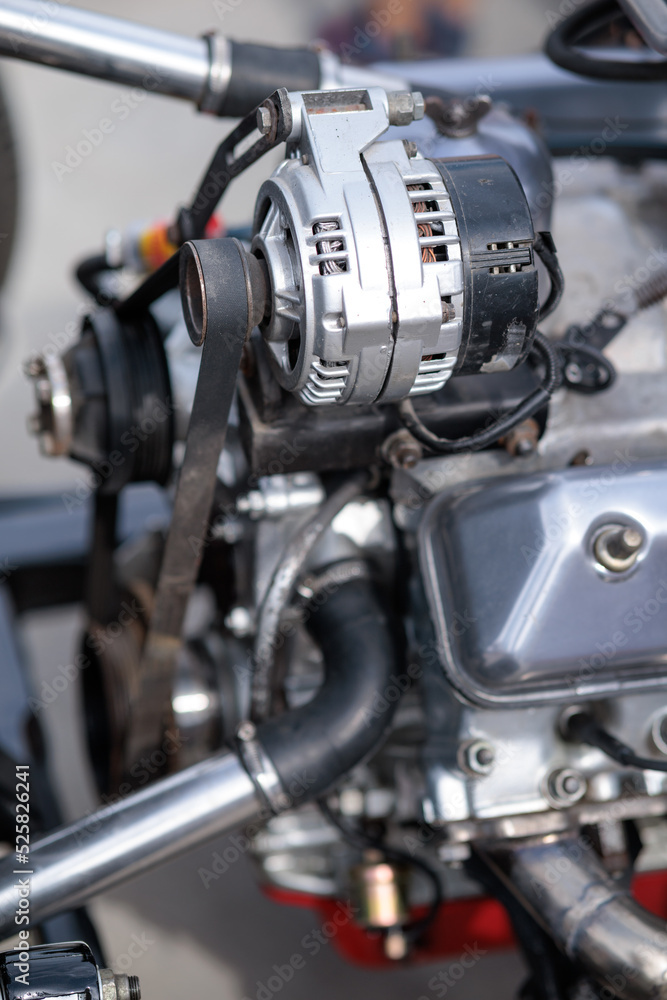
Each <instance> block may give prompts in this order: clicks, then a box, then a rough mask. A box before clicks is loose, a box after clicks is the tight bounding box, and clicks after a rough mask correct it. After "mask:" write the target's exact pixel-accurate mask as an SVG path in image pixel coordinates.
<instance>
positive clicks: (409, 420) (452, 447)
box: [398, 333, 561, 455]
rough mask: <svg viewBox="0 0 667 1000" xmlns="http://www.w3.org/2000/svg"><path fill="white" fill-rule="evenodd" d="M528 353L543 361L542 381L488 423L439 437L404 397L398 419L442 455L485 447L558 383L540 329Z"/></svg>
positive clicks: (532, 409)
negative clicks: (463, 433) (457, 435)
mask: <svg viewBox="0 0 667 1000" xmlns="http://www.w3.org/2000/svg"><path fill="white" fill-rule="evenodd" d="M530 356H532V357H533V358H535V357H536V358H537V359H538V360H540V361H543V362H544V364H545V368H546V371H545V374H544V378H543V379H542V384H541V385H540V386H539V387H538V388H537V389H535V391H534V392H532V393H531V394H530V396H527V397H526V399H524V400H523V402H521V403H519V405H518V406H516V407H515V408H514V409H513V410H512V411H511V412H510V413H507V414H506V415H505V416H503V417H500V418H499V419H498V420H496V421H494V423H492V424H491V425H490V426H489V427H485V428H483V429H482V430H480V431H476V432H475V433H474V434H470V435H469V436H468V437H462V438H455V439H451V438H441V437H438V436H437V434H434V433H433V431H430V430H429V429H428V427H426V426H425V424H423V423H422V422H421V420H420V419H419V417H418V416H417V414H416V412H415V408H414V406H413V405H412V402H411V400H410V399H404V400H403V402H402V403H400V404H399V406H398V415H399V417H400V419H401V422H402V423H403V425H404V426H405V427H407V429H408V430H409V431H410V433H411V434H412V436H413V437H415V438H416V439H417V440H418V441H421V443H422V444H424V445H426V447H427V448H430V449H431V451H435V452H437V453H438V454H441V455H456V454H458V453H459V452H462V451H479V450H480V449H482V448H487V447H488V446H489V445H491V444H494V443H495V442H496V441H497V440H498V439H499V438H501V437H504V436H505V435H506V434H507V433H508V432H509V431H510V430H511V429H512V428H513V427H516V425H517V424H520V423H522V422H523V421H524V420H527V419H528V418H529V417H532V416H533V414H534V413H537V411H538V410H541V409H542V407H543V406H545V405H546V404H547V403H548V402H549V399H550V398H551V396H552V394H553V393H554V391H555V390H556V389H557V388H558V386H559V385H560V380H561V365H560V362H559V360H558V356H557V355H556V352H555V350H554V348H553V346H552V345H551V344H550V343H549V341H548V340H547V339H546V337H544V336H543V335H542V334H541V333H536V334H535V338H534V340H533V345H532V347H531V352H530Z"/></svg>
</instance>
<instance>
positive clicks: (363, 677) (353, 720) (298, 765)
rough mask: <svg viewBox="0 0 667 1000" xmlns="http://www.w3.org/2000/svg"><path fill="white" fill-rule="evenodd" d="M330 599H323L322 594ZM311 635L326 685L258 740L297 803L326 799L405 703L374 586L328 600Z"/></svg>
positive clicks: (263, 729)
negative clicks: (399, 694) (400, 699)
mask: <svg viewBox="0 0 667 1000" xmlns="http://www.w3.org/2000/svg"><path fill="white" fill-rule="evenodd" d="M323 596H324V595H323ZM308 628H309V631H310V633H311V635H312V636H313V638H314V639H315V640H316V642H317V643H318V645H319V647H320V649H321V650H322V655H323V657H324V665H325V680H324V683H323V684H322V687H321V688H320V689H319V691H318V692H317V694H316V695H315V697H314V698H313V699H312V701H310V702H308V704H307V705H304V706H303V707H301V708H295V709H290V710H289V711H287V712H284V713H283V714H282V715H278V716H275V717H273V718H271V719H268V720H267V721H266V722H263V723H262V724H261V725H260V726H259V727H258V730H257V738H258V741H259V742H260V743H261V745H262V746H263V748H264V749H265V750H266V752H267V754H268V755H269V757H270V758H271V760H272V761H273V765H274V767H275V769H276V771H277V772H278V775H279V776H280V780H281V782H282V785H283V787H284V789H285V791H286V792H287V794H288V795H290V796H291V797H293V798H296V799H297V800H298V798H299V797H300V796H303V798H304V801H305V800H306V799H313V798H317V797H318V796H320V795H322V794H323V793H324V792H326V791H328V789H329V788H330V787H331V786H332V785H333V784H334V783H335V782H336V781H337V780H339V779H340V778H342V777H343V775H345V774H347V772H348V771H349V770H350V769H351V768H352V767H354V766H355V765H356V764H358V763H359V762H360V761H362V760H363V759H364V758H365V757H367V756H368V754H370V753H371V752H372V751H373V750H374V749H375V748H376V747H377V746H378V744H379V743H380V741H381V740H382V738H383V736H384V735H385V733H386V732H387V729H388V727H389V724H390V722H391V720H392V718H393V715H394V710H395V708H396V702H397V700H398V697H397V696H396V697H394V688H396V691H397V692H398V690H399V685H398V684H395V683H394V681H393V680H392V675H393V674H394V673H395V672H396V671H397V650H396V645H395V643H394V642H393V641H392V638H393V637H392V634H391V629H390V627H389V623H388V621H387V617H386V615H385V614H384V612H383V610H382V608H381V607H380V603H379V601H378V599H377V597H376V596H375V592H374V589H373V586H372V584H371V583H370V582H369V581H368V580H352V581H351V582H349V583H346V584H344V585H343V586H341V587H340V589H338V590H337V591H335V592H334V593H332V594H329V595H328V596H327V598H326V601H325V602H324V603H323V604H322V605H321V606H320V607H319V608H318V609H317V610H316V611H314V612H313V614H312V617H311V619H310V621H309V622H308Z"/></svg>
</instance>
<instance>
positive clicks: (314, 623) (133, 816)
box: [0, 579, 400, 939]
mask: <svg viewBox="0 0 667 1000" xmlns="http://www.w3.org/2000/svg"><path fill="white" fill-rule="evenodd" d="M328 590H330V591H331V592H329V593H326V592H321V593H320V595H319V597H318V600H319V602H320V605H321V606H320V607H319V608H318V610H316V611H313V613H312V618H311V621H310V628H311V630H312V634H313V635H314V636H315V638H316V639H317V641H318V642H319V643H320V645H321V647H322V653H323V655H324V662H325V674H326V676H325V680H324V683H323V685H322V687H321V689H320V690H319V691H318V692H317V694H316V695H315V697H314V698H313V699H312V701H310V702H309V703H308V704H306V705H304V706H302V707H301V708H298V709H294V710H292V711H288V712H286V713H285V714H284V715H281V716H279V717H277V718H271V719H269V720H267V721H266V722H264V723H262V724H261V725H260V726H258V727H257V730H256V740H255V745H256V749H257V750H259V751H260V754H261V755H264V757H268V759H269V761H270V764H272V766H273V768H275V771H276V772H277V775H276V780H277V782H278V783H279V784H282V786H283V788H284V793H283V798H284V806H281V808H286V807H288V806H289V805H291V804H294V805H300V804H301V803H302V802H305V801H307V800H308V799H312V798H315V797H316V796H318V795H320V794H321V793H322V792H323V791H325V790H326V789H327V788H329V787H330V786H331V785H332V784H333V783H334V782H336V781H337V780H338V779H340V778H342V777H343V776H344V775H345V774H346V773H347V771H348V770H349V769H350V768H351V767H353V766H354V765H355V764H357V763H359V762H360V761H361V760H363V759H364V758H365V757H366V756H367V755H368V754H369V753H371V752H372V751H373V750H374V749H375V748H376V746H377V745H378V743H379V741H380V740H381V739H382V737H383V735H384V733H385V732H386V729H387V727H388V725H389V723H390V721H391V718H392V714H393V711H394V708H395V704H396V700H397V698H396V697H395V696H394V695H393V690H394V688H395V689H396V691H400V682H398V683H394V679H392V673H393V671H394V670H395V663H396V653H395V648H394V644H393V643H392V641H391V636H390V631H389V627H388V623H387V620H386V617H385V616H384V614H383V612H382V610H381V608H380V605H379V602H378V600H377V598H376V597H375V595H374V593H373V590H372V586H371V584H370V582H368V581H367V580H358V579H356V580H352V581H350V582H346V583H343V584H342V585H340V586H339V588H338V589H334V588H328ZM176 735H177V734H176ZM244 759H246V763H247V758H244ZM128 792H129V794H126V791H125V788H124V787H123V786H121V788H120V789H119V794H118V796H116V800H115V801H114V802H113V803H112V804H110V805H108V806H106V807H105V808H102V809H99V810H98V811H97V812H95V813H92V814H91V815H89V816H84V817H83V818H82V819H80V820H78V821H76V822H75V823H72V824H70V825H69V826H65V827H63V828H62V829H60V830H56V831H54V832H53V833H50V834H48V835H47V836H46V837H42V838H40V839H39V840H35V841H34V842H33V843H32V844H31V845H30V852H29V854H28V855H21V858H25V859H26V861H25V863H24V864H20V861H21V858H19V856H18V855H17V854H15V853H14V852H12V853H10V854H8V855H7V856H6V857H4V858H3V859H2V860H1V861H0V939H1V938H3V937H7V936H9V935H10V934H11V933H14V932H15V931H16V926H17V925H16V924H15V918H16V917H17V916H20V915H21V914H22V913H24V912H25V913H27V914H28V915H29V918H30V923H31V924H32V925H33V926H34V924H36V923H39V921H40V920H43V919H44V918H45V917H47V916H50V915H52V914H55V913H59V912H62V911H64V910H69V909H72V907H74V906H80V905H81V904H82V903H85V902H86V900H88V899H90V898H91V897H93V896H95V895H97V894H98V893H100V892H104V891H106V890H107V889H111V888H113V887H114V886H116V885H119V884H120V883H122V882H124V881H126V880H127V879H130V878H133V877H134V876H137V875H140V874H142V873H143V872H145V871H147V870H148V869H149V868H152V867H154V866H155V865H157V864H161V863H162V862H165V861H169V860H171V859H172V858H174V857H176V856H177V855H178V854H180V853H181V852H183V851H185V850H190V849H191V848H194V847H197V846H199V845H200V844H203V843H206V841H208V840H211V839H213V838H215V837H220V836H222V835H223V834H225V833H226V832H228V831H230V830H233V829H234V828H236V827H238V826H240V825H242V824H244V823H249V822H251V821H252V822H256V821H257V820H258V819H260V820H262V819H266V818H268V816H269V815H270V813H269V812H267V801H266V797H265V795H264V794H263V788H262V787H260V786H259V785H258V781H257V774H256V773H251V772H249V770H247V769H246V767H245V766H244V765H243V764H242V762H241V759H240V757H239V755H237V754H236V753H233V752H229V751H226V752H224V753H222V754H218V755H217V756H215V757H211V758H209V759H208V760H205V761H201V762H200V763H198V764H195V765H193V766H192V767H190V768H187V769H186V770H183V771H180V772H178V773H176V774H173V775H170V776H169V777H167V778H164V779H162V780H161V781H157V782H155V783H154V784H151V785H148V786H147V787H144V788H142V789H141V790H140V791H136V792H131V791H129V786H128ZM17 872H18V874H17Z"/></svg>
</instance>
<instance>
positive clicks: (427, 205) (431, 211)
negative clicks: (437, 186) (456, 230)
mask: <svg viewBox="0 0 667 1000" xmlns="http://www.w3.org/2000/svg"><path fill="white" fill-rule="evenodd" d="M406 187H407V190H408V195H409V197H410V201H411V202H412V207H413V209H414V213H415V221H416V223H417V232H418V234H419V246H420V247H421V254H422V261H423V262H424V263H425V264H435V263H437V262H438V261H441V260H448V259H449V251H448V249H447V245H448V243H450V242H452V241H451V238H448V237H446V236H445V227H444V223H445V222H451V221H453V219H454V215H453V213H452V212H448V211H443V210H442V209H440V208H439V206H438V202H437V201H434V200H429V199H428V196H427V195H426V192H428V191H432V190H433V185H432V184H431V183H430V182H429V181H424V182H422V183H420V184H414V183H411V184H407V185H406Z"/></svg>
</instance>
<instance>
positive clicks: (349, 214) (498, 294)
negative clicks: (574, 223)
mask: <svg viewBox="0 0 667 1000" xmlns="http://www.w3.org/2000/svg"><path fill="white" fill-rule="evenodd" d="M290 100H291V102H292V107H293V113H294V128H293V131H292V134H291V136H290V141H289V143H288V158H287V159H286V160H285V161H283V163H281V164H280V166H279V167H278V168H277V169H276V171H275V172H274V174H273V176H272V177H271V178H270V179H269V180H268V181H266V182H265V183H264V184H263V186H262V188H261V189H260V192H259V197H258V201H257V207H256V213H255V236H254V239H253V243H252V251H253V253H254V254H255V256H257V257H259V258H260V259H263V260H264V261H265V262H266V267H267V270H268V275H269V281H270V289H269V301H268V303H267V308H266V311H265V315H264V319H263V322H262V323H261V324H260V329H261V330H262V333H263V335H264V338H265V341H266V343H267V345H268V348H269V354H270V357H271V358H272V361H273V365H274V370H275V374H276V377H277V379H278V381H279V382H280V384H281V385H282V386H283V388H285V389H286V390H289V391H291V392H294V393H296V394H298V395H299V397H300V398H301V400H302V401H303V402H304V403H306V404H308V405H312V406H319V405H324V404H333V403H366V404H367V403H374V402H383V403H384V402H394V401H397V400H400V399H404V398H405V397H406V396H416V395H421V394H423V393H428V392H434V391H436V390H437V389H440V388H442V387H443V386H444V384H445V383H446V382H447V380H448V379H449V378H450V376H451V375H452V374H456V373H468V372H480V371H482V372H490V371H501V370H507V369H509V368H513V367H514V366H515V365H516V364H517V363H518V362H520V361H522V360H523V359H524V358H525V357H526V354H527V352H528V350H529V348H530V345H531V342H532V337H533V334H534V331H535V326H536V323H537V313H538V293H537V272H536V269H535V264H534V258H533V240H534V232H533V226H532V221H531V216H530V211H529V208H528V205H527V202H526V198H525V195H524V193H523V190H522V188H521V185H520V183H519V181H518V179H517V177H516V175H515V174H514V172H513V171H512V169H511V167H509V166H508V164H507V163H506V162H505V161H504V160H502V159H500V158H499V157H495V156H481V157H473V158H467V159H456V160H441V161H438V160H434V161H431V160H429V159H426V158H425V157H424V156H422V155H421V153H420V152H419V151H418V149H417V147H416V145H415V144H414V143H411V142H403V141H401V140H386V141H381V142H378V141H377V140H378V139H379V138H380V136H382V135H383V133H384V132H386V130H387V128H388V127H389V126H390V125H396V124H408V123H409V122H410V121H412V120H414V119H415V118H417V117H421V116H422V115H423V107H424V104H423V99H422V98H421V95H419V94H412V95H411V94H387V93H386V92H385V91H384V90H382V89H380V88H369V89H368V90H362V91H329V92H322V93H314V94H291V95H290Z"/></svg>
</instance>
